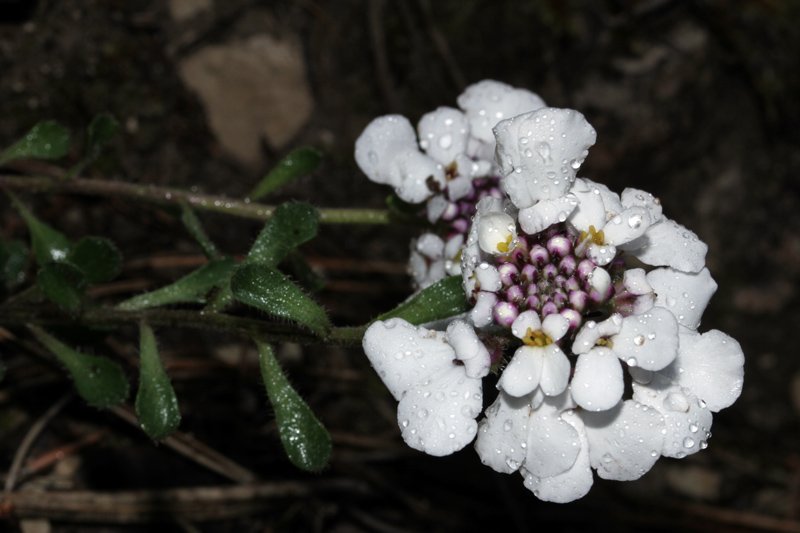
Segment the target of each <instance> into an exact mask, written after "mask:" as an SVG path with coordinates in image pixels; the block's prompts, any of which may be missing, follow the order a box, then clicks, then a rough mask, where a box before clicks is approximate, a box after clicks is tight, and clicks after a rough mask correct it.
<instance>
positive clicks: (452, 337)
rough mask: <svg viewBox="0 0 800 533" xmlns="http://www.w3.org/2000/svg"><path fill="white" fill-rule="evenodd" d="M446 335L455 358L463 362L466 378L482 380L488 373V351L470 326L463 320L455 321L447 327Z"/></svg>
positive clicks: (489, 359)
mask: <svg viewBox="0 0 800 533" xmlns="http://www.w3.org/2000/svg"><path fill="white" fill-rule="evenodd" d="M446 335H447V341H448V342H449V343H450V346H452V347H453V350H455V352H456V358H457V359H459V360H461V361H463V362H464V368H465V369H466V371H467V376H468V377H471V378H482V377H484V376H486V375H487V374H488V373H489V367H490V366H491V358H490V356H489V351H488V350H487V349H486V346H484V345H483V343H482V342H481V340H480V339H479V338H478V336H477V335H476V334H475V330H474V329H472V326H470V325H469V324H467V323H466V322H464V321H463V320H455V321H453V322H451V323H450V324H449V325H448V326H447V333H446Z"/></svg>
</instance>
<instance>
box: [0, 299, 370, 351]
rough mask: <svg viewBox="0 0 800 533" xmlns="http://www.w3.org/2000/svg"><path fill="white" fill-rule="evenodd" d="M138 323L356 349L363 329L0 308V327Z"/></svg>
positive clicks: (175, 313)
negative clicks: (322, 332) (315, 330)
mask: <svg viewBox="0 0 800 533" xmlns="http://www.w3.org/2000/svg"><path fill="white" fill-rule="evenodd" d="M141 321H146V322H147V323H148V324H150V325H152V326H165V327H173V328H188V329H202V330H214V331H223V332H227V333H233V334H236V335H241V336H245V337H248V338H251V337H253V336H258V337H259V338H262V339H264V340H266V341H272V342H286V341H291V342H298V343H301V344H338V345H357V344H360V343H361V334H363V328H353V327H335V328H332V329H331V330H330V333H329V335H328V337H326V338H322V337H318V336H316V335H314V334H312V333H310V332H308V331H307V330H304V329H302V328H300V327H298V326H294V325H292V324H288V323H275V322H265V321H263V320H258V319H255V318H246V317H237V316H232V315H227V314H221V313H209V312H203V311H189V310H175V309H148V310H142V311H121V310H119V309H114V308H108V307H102V308H96V309H89V310H86V311H84V312H83V313H82V314H81V315H80V316H79V317H77V318H71V317H69V316H67V315H65V314H63V313H60V312H58V311H56V310H53V309H43V308H41V307H27V306H26V307H22V306H3V307H0V325H2V326H21V325H24V324H28V323H35V324H37V325H40V326H69V325H73V326H74V325H81V326H89V327H92V326H94V327H123V326H131V327H138V324H139V322H141ZM359 332H360V334H359Z"/></svg>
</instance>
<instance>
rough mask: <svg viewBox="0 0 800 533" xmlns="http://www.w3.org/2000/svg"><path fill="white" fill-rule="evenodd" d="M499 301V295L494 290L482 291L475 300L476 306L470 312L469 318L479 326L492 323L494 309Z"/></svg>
mask: <svg viewBox="0 0 800 533" xmlns="http://www.w3.org/2000/svg"><path fill="white" fill-rule="evenodd" d="M496 303H497V295H496V294H495V293H493V292H486V291H481V292H479V293H478V297H477V298H476V301H475V307H473V308H472V310H471V311H470V312H469V318H470V320H471V321H472V323H473V324H474V325H475V327H477V328H482V327H484V326H488V325H489V324H491V323H492V309H493V308H494V305H495V304H496Z"/></svg>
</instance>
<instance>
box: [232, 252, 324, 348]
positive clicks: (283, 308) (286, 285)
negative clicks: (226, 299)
mask: <svg viewBox="0 0 800 533" xmlns="http://www.w3.org/2000/svg"><path fill="white" fill-rule="evenodd" d="M231 290H232V291H233V296H234V297H235V298H236V299H237V300H239V301H240V302H242V303H243V304H245V305H249V306H251V307H255V308H256V309H260V310H262V311H265V312H266V313H268V314H270V315H272V316H276V317H280V318H285V319H288V320H291V321H294V322H297V323H298V324H301V325H303V326H305V327H307V328H308V329H310V330H311V331H313V332H314V333H316V334H317V335H319V336H321V337H324V336H325V335H326V334H327V332H328V330H329V329H330V327H331V324H330V321H329V320H328V315H327V314H326V313H325V310H324V309H322V307H320V306H319V304H318V303H317V302H315V301H314V300H312V299H311V298H309V297H308V296H306V294H305V293H304V292H303V291H302V289H300V287H298V286H297V285H295V284H294V283H292V281H290V280H289V279H288V278H287V277H286V276H284V275H283V274H281V273H280V272H279V271H277V270H275V269H274V268H270V267H268V266H265V265H260V264H252V265H242V266H240V267H239V268H238V269H237V270H236V272H235V273H234V274H233V279H231Z"/></svg>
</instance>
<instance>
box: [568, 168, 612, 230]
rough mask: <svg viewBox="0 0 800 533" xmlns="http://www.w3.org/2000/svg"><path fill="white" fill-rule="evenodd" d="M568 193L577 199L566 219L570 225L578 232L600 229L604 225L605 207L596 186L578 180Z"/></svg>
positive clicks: (583, 180) (586, 181)
mask: <svg viewBox="0 0 800 533" xmlns="http://www.w3.org/2000/svg"><path fill="white" fill-rule="evenodd" d="M570 192H571V193H572V194H573V195H574V196H575V197H576V198H577V199H578V205H577V206H575V210H574V211H573V212H572V214H571V215H570V216H569V219H568V221H569V223H570V225H572V227H573V228H575V229H576V230H578V231H589V227H590V226H594V227H595V229H597V228H602V227H603V226H604V225H605V223H606V207H605V203H604V202H603V195H601V189H600V187H599V186H598V184H595V183H593V182H589V181H588V180H586V179H583V178H578V179H576V180H575V184H574V185H573V186H572V190H571V191H570ZM609 192H610V191H609Z"/></svg>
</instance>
